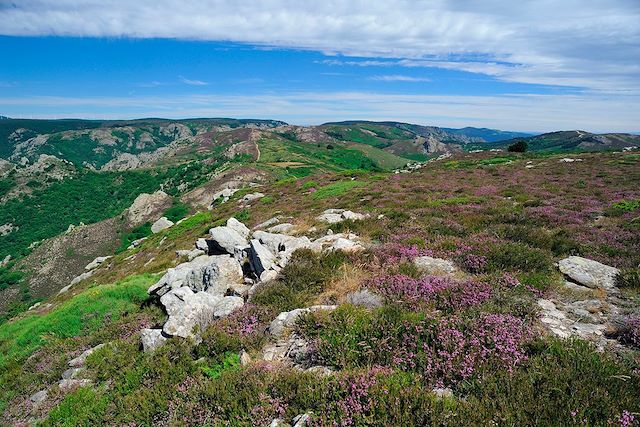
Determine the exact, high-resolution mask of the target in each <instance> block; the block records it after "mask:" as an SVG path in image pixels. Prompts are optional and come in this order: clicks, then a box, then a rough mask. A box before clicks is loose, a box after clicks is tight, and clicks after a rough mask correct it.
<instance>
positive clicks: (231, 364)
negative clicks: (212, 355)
mask: <svg viewBox="0 0 640 427" xmlns="http://www.w3.org/2000/svg"><path fill="white" fill-rule="evenodd" d="M239 367H240V356H239V355H238V353H226V354H225V355H224V357H223V359H222V362H221V363H217V364H215V365H213V366H202V367H200V369H201V370H202V372H204V374H205V375H206V376H208V377H209V378H213V379H217V378H220V376H221V375H222V373H223V372H225V371H231V370H237V369H238V368H239Z"/></svg>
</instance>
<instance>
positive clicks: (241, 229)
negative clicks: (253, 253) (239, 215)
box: [227, 217, 251, 239]
mask: <svg viewBox="0 0 640 427" xmlns="http://www.w3.org/2000/svg"><path fill="white" fill-rule="evenodd" d="M227 227H229V228H230V229H232V230H233V231H235V232H236V233H238V234H239V235H241V236H242V237H244V238H245V239H247V238H249V234H250V233H251V230H249V228H247V226H246V225H244V224H243V223H241V222H240V221H238V220H237V219H235V218H233V217H231V218H229V219H228V220H227Z"/></svg>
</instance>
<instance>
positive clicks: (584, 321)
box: [538, 256, 620, 349]
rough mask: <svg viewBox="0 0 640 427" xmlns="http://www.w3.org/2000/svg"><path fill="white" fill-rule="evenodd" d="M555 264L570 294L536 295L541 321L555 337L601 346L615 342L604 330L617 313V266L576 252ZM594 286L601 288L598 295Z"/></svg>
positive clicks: (618, 310)
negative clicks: (571, 338)
mask: <svg viewBox="0 0 640 427" xmlns="http://www.w3.org/2000/svg"><path fill="white" fill-rule="evenodd" d="M558 268H559V269H560V271H561V272H562V273H563V274H565V276H566V277H567V278H568V279H569V280H567V281H566V282H565V284H564V288H565V290H566V291H567V293H568V294H570V295H571V297H565V298H563V299H560V298H558V299H557V300H553V301H552V300H549V299H539V300H538V306H539V307H540V310H541V312H540V322H541V323H542V325H543V326H544V327H546V328H547V329H548V330H549V331H550V332H551V333H552V334H554V335H556V336H558V337H561V338H569V337H571V336H576V337H580V338H583V339H586V340H589V341H592V342H594V343H595V344H596V345H597V346H598V348H600V349H602V348H604V347H605V346H608V345H610V344H614V343H615V342H614V341H613V340H609V339H607V338H606V337H605V332H606V331H608V330H609V329H610V328H611V324H612V321H614V320H615V319H616V317H617V316H618V315H619V314H620V309H619V307H618V306H617V305H616V302H618V299H617V295H618V294H619V290H618V288H617V287H616V286H615V277H616V275H617V274H618V269H616V268H614V267H610V266H608V265H605V264H602V263H599V262H597V261H593V260H590V259H587V258H582V257H579V256H570V257H568V258H565V259H563V260H561V261H560V262H559V263H558ZM595 290H600V291H603V292H604V293H603V294H601V295H600V297H601V298H599V299H598V298H594V296H595V292H594V291H595ZM580 298H584V299H580Z"/></svg>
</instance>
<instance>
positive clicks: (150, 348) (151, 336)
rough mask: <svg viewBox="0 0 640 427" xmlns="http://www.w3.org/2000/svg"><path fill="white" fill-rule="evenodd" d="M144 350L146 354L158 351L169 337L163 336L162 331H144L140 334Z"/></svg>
mask: <svg viewBox="0 0 640 427" xmlns="http://www.w3.org/2000/svg"><path fill="white" fill-rule="evenodd" d="M140 341H141V342H142V350H143V351H144V352H145V353H150V352H154V351H156V350H157V349H158V348H160V347H162V346H163V345H164V344H165V343H166V342H167V337H165V336H164V335H162V329H143V330H142V331H141V332H140Z"/></svg>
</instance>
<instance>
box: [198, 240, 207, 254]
mask: <svg viewBox="0 0 640 427" xmlns="http://www.w3.org/2000/svg"><path fill="white" fill-rule="evenodd" d="M196 249H200V250H201V251H203V252H205V253H209V244H208V243H207V241H206V240H205V239H203V238H199V239H198V240H196Z"/></svg>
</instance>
